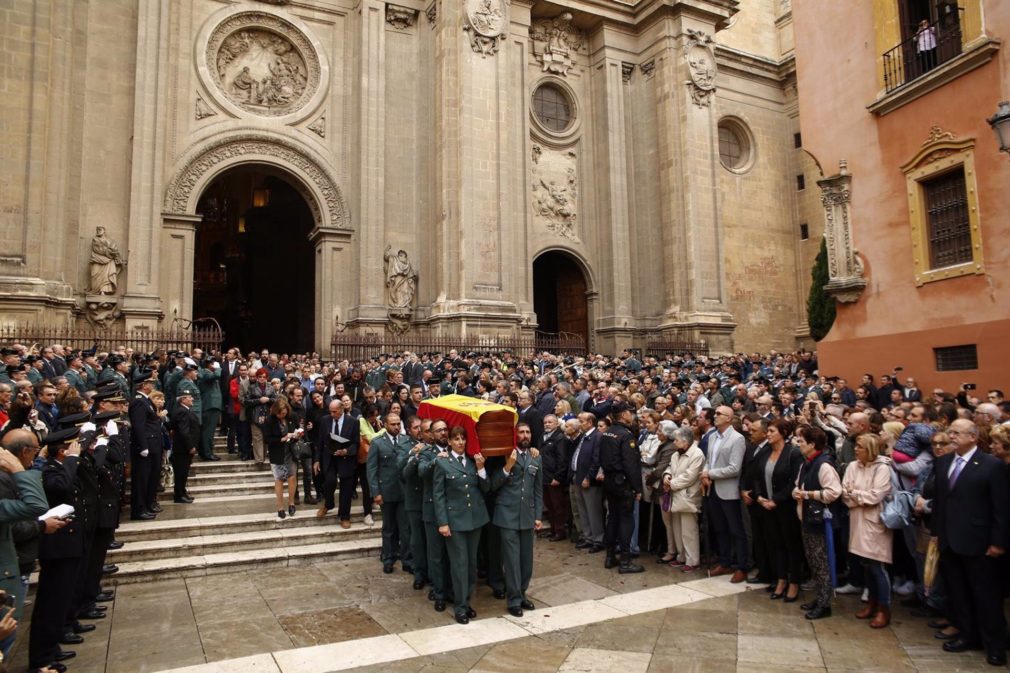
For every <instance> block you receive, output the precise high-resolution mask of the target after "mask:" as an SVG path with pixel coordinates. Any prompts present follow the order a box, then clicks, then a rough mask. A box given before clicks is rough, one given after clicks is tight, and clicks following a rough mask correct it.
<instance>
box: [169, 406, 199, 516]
mask: <svg viewBox="0 0 1010 673" xmlns="http://www.w3.org/2000/svg"><path fill="white" fill-rule="evenodd" d="M176 402H177V403H178V404H177V405H176V407H175V411H173V412H172V433H173V438H174V443H173V445H172V470H173V472H174V473H175V502H177V503H180V504H184V505H188V504H189V503H191V502H193V498H191V497H189V495H188V494H187V493H186V480H187V479H189V466H190V464H191V463H192V462H193V456H195V455H196V449H197V447H198V446H200V418H199V417H198V416H197V415H196V412H194V411H193V395H192V393H188V392H182V393H180V395H179V396H178V397H177V398H176Z"/></svg>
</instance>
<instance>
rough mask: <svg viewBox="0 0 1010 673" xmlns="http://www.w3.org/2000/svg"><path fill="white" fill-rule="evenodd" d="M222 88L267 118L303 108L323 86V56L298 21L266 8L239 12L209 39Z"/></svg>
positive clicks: (213, 71) (241, 105)
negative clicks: (296, 23)
mask: <svg viewBox="0 0 1010 673" xmlns="http://www.w3.org/2000/svg"><path fill="white" fill-rule="evenodd" d="M207 65H208V69H209V70H210V74H211V77H212V78H213V80H214V84H215V85H216V86H217V88H218V90H219V91H220V92H221V93H223V94H224V96H225V97H226V98H227V99H228V100H229V101H231V102H232V103H233V104H234V105H236V106H238V107H239V108H241V109H243V110H245V111H247V112H252V113H254V114H258V115H261V116H264V117H280V116H283V115H287V114H291V113H293V112H297V111H298V110H300V109H301V108H302V107H304V106H305V105H306V103H307V102H308V101H309V100H310V99H311V98H312V96H313V94H314V93H315V92H316V90H317V89H318V88H319V81H320V64H319V56H318V55H317V54H316V51H315V49H314V48H313V47H312V43H311V42H310V41H309V39H308V38H307V37H306V36H305V35H304V34H303V33H302V32H301V31H300V30H299V29H298V28H296V27H295V26H294V25H293V24H291V23H289V22H288V21H285V20H284V19H282V18H280V17H278V16H274V15H273V14H266V13H263V12H243V13H240V14H235V15H233V16H231V17H229V18H227V19H226V20H224V21H223V22H221V24H220V25H218V26H217V28H215V29H214V31H213V32H212V33H211V36H210V39H209V41H208V43H207Z"/></svg>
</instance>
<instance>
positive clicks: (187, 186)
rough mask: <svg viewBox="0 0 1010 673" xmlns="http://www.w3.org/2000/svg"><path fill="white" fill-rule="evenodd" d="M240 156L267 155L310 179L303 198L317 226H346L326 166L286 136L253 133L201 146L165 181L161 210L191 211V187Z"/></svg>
mask: <svg viewBox="0 0 1010 673" xmlns="http://www.w3.org/2000/svg"><path fill="white" fill-rule="evenodd" d="M241 159H251V160H260V161H262V160H264V159H267V160H269V161H270V162H271V163H274V164H279V165H281V166H284V167H285V168H286V169H287V170H289V171H291V172H292V173H295V174H296V175H298V176H299V177H300V178H302V180H304V181H305V182H306V183H310V184H311V185H312V186H313V189H312V194H311V195H307V196H308V198H306V201H307V202H308V204H309V208H310V209H311V210H312V216H313V220H314V221H315V222H316V224H317V226H323V225H324V224H328V225H329V226H331V227H336V228H345V227H347V226H349V220H348V217H347V207H346V204H345V203H344V197H343V195H342V194H341V193H340V189H339V188H338V187H337V183H336V181H335V180H334V179H333V178H332V177H331V176H330V174H329V173H328V171H327V170H326V169H324V168H323V167H322V166H321V165H320V164H318V163H317V162H316V161H315V160H313V159H312V158H310V157H309V156H308V155H307V154H306V153H305V152H304V151H303V150H302V149H301V148H300V147H298V146H296V145H294V144H292V143H291V141H289V140H285V139H280V138H264V137H263V136H260V135H255V134H243V135H236V136H230V137H227V138H223V139H219V140H215V141H213V142H211V143H209V144H208V145H206V146H204V147H203V148H202V149H201V150H200V151H199V152H198V153H197V154H196V155H195V156H194V157H193V158H191V159H189V160H188V161H187V163H186V164H185V166H184V167H183V168H182V169H181V170H180V171H179V172H178V173H177V174H176V177H175V178H174V179H173V180H172V182H171V183H169V185H168V189H167V190H166V192H165V205H164V210H165V212H166V213H192V212H195V209H196V199H195V196H194V191H195V190H196V189H197V187H198V186H201V185H202V183H203V180H204V178H205V177H207V175H208V174H212V173H214V172H216V170H215V169H216V167H217V166H218V165H219V164H221V163H224V162H229V161H233V160H241ZM320 208H323V209H325V210H326V213H327V219H328V220H329V221H328V222H326V221H324V219H323V216H322V213H321V211H320Z"/></svg>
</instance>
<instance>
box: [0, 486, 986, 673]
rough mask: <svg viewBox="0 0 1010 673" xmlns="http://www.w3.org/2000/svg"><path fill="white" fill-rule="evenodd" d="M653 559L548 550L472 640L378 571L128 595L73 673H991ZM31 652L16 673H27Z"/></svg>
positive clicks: (291, 575) (265, 572)
mask: <svg viewBox="0 0 1010 673" xmlns="http://www.w3.org/2000/svg"><path fill="white" fill-rule="evenodd" d="M267 506H269V505H267ZM299 516H311V514H310V508H308V507H303V508H302V510H301V511H300V512H299ZM355 525H356V526H360V524H355ZM278 541H280V538H279V537H278ZM643 560H644V561H645V562H646V564H647V572H645V573H643V574H640V575H623V576H622V575H619V574H618V573H617V572H616V571H610V570H605V569H604V568H603V567H602V563H603V558H602V555H601V554H594V555H588V554H585V553H583V552H580V551H576V550H575V549H574V548H573V546H572V545H570V544H569V543H567V542H547V541H544V540H538V541H537V544H536V566H535V576H534V579H533V583H532V586H531V589H530V596H531V598H532V599H533V601H534V603H536V605H537V608H538V609H537V610H534V611H528V612H527V614H526V615H524V617H523V618H520V619H517V618H513V617H511V616H507V615H506V613H505V605H504V601H498V600H495V599H494V597H493V596H492V594H491V590H490V589H489V588H488V587H486V586H484V585H481V586H479V587H478V591H477V596H476V600H475V601H474V603H473V605H474V608H475V609H476V610H477V613H478V615H479V617H478V619H477V620H475V621H473V622H471V623H470V624H469V625H466V626H460V625H457V624H455V623H454V622H453V621H452V616H451V610H447V611H446V612H444V613H436V612H434V610H432V604H431V603H430V602H429V601H428V600H426V597H425V593H426V592H422V591H414V590H413V589H412V587H411V579H410V576H408V575H406V574H404V573H402V572H400V571H399V570H397V572H395V573H394V574H392V575H384V574H383V573H382V570H381V566H380V564H379V562H378V560H377V559H375V558H358V559H351V560H346V561H338V562H313V563H308V564H305V565H296V566H289V567H281V568H276V567H264V568H262V569H261V570H256V569H254V570H246V571H241V572H234V573H222V574H214V575H207V576H195V577H187V578H177V579H165V580H157V581H144V582H140V583H134V584H124V585H122V586H120V587H119V588H118V593H117V596H116V600H115V602H114V603H111V604H109V612H108V618H106V619H104V620H99V621H98V622H95V623H96V624H97V626H98V629H97V630H96V631H95V632H93V633H91V634H89V635H87V637H86V640H87V642H85V643H84V644H83V645H80V646H78V647H77V648H76V650H77V652H78V656H77V658H76V659H74V660H72V661H70V662H67V663H69V664H72V666H71V667H70V671H71V673H147V672H154V671H164V670H167V669H177V668H186V667H194V668H192V669H189V668H186V670H187V671H191V672H192V673H239V672H242V673H324V672H325V671H336V670H347V671H362V672H363V671H369V672H374V673H397V672H414V671H425V672H426V673H434V672H445V673H457V672H459V673H463V672H467V671H469V672H477V671H486V672H499V673H506V672H509V671H516V672H519V671H522V672H523V673H541V672H543V673H548V672H552V671H572V672H574V671H579V672H586V673H588V672H594V671H619V672H620V673H636V672H642V673H645V672H657V671H676V672H677V673H686V672H694V673H702V672H713V673H722V672H728V671H733V672H736V673H745V672H746V673H843V672H845V673H848V672H852V673H855V672H857V671H859V672H869V671H886V672H902V673H904V672H907V673H915V672H919V673H933V672H937V673H940V672H945V673H946V672H953V671H984V670H991V669H990V667H988V666H987V665H986V664H985V661H984V658H983V656H982V655H981V653H977V652H976V653H967V654H960V655H952V654H946V653H944V652H942V651H941V649H940V641H938V640H935V639H934V638H933V634H932V631H931V630H930V629H928V628H927V627H926V624H925V620H923V619H918V618H914V617H911V616H910V615H909V613H908V611H907V610H905V609H903V608H897V609H896V610H895V614H894V620H893V623H892V625H891V626H890V627H889V628H886V629H883V630H880V631H874V630H872V629H870V628H869V627H868V626H867V624H866V623H865V622H861V621H858V620H856V619H855V618H854V617H853V613H855V612H856V610H857V609H858V605H859V603H858V599H857V598H855V597H851V596H845V597H839V598H838V599H837V600H836V603H835V614H836V616H835V617H833V618H831V619H825V620H821V621H817V622H809V621H807V620H806V619H804V618H803V614H802V612H801V610H800V609H799V608H798V607H797V605H798V603H794V604H791V605H787V604H783V603H782V602H781V601H771V600H769V599H768V594H767V593H765V592H764V591H762V590H760V589H761V587H757V589H754V587H749V589H750V590H748V587H747V586H746V585H732V584H730V583H729V582H728V580H727V578H725V577H721V578H707V577H705V576H704V575H703V574H701V573H690V574H684V573H681V572H679V571H676V570H673V569H671V568H668V567H666V566H660V565H657V564H655V563H652V559H651V558H647V559H643ZM26 642H27V639H26V638H24V637H22V638H19V643H18V646H17V649H16V650H15V652H14V654H13V662H12V663H13V669H12V670H13V671H15V672H19V671H23V670H25V668H26V665H27V661H26V658H27V657H26V649H27V647H26Z"/></svg>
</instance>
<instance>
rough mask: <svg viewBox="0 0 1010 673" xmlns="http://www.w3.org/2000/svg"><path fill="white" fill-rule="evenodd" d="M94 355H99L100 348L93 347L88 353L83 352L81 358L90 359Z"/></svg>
mask: <svg viewBox="0 0 1010 673" xmlns="http://www.w3.org/2000/svg"><path fill="white" fill-rule="evenodd" d="M94 355H98V346H92V347H91V348H89V349H88V350H86V351H81V357H84V358H90V357H92V356H94Z"/></svg>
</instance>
